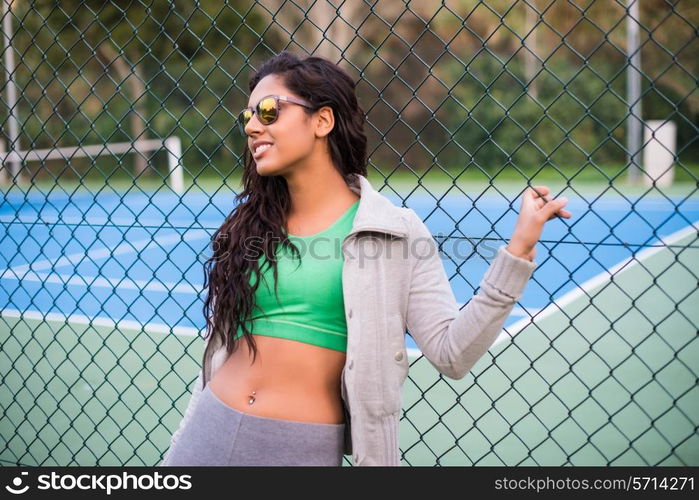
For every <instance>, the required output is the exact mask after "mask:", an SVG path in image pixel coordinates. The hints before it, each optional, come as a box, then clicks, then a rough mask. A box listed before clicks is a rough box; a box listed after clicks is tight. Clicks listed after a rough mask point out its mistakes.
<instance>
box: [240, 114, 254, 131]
mask: <svg viewBox="0 0 699 500" xmlns="http://www.w3.org/2000/svg"><path fill="white" fill-rule="evenodd" d="M250 118H252V110H251V109H245V110H243V111H241V113H240V114H239V115H238V126H239V127H240V131H241V132H242V133H245V126H246V125H247V124H248V122H249V121H250Z"/></svg>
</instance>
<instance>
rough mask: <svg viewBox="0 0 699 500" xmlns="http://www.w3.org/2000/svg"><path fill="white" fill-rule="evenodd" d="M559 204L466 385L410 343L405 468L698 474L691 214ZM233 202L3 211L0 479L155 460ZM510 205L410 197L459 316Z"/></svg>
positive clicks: (697, 213) (692, 209)
mask: <svg viewBox="0 0 699 500" xmlns="http://www.w3.org/2000/svg"><path fill="white" fill-rule="evenodd" d="M387 191H388V190H387ZM386 195H387V196H388V197H389V198H391V199H392V200H393V202H394V203H396V204H401V201H400V198H398V196H397V195H392V194H389V193H386ZM514 198H515V197H514V196H513V197H512V199H514ZM568 198H569V200H570V201H569V204H568V209H569V210H570V211H571V212H572V213H573V214H574V217H573V218H572V219H568V220H555V221H551V222H549V223H548V224H547V225H546V226H545V229H544V233H543V235H542V242H541V243H540V244H539V245H538V247H537V248H538V253H537V256H536V261H537V263H539V267H538V268H537V269H536V271H535V274H534V276H533V278H532V279H531V280H530V282H529V283H528V285H527V288H526V291H525V293H524V295H523V296H522V299H521V300H520V303H519V304H518V306H517V307H516V308H515V309H514V310H513V313H512V315H511V316H510V317H509V318H508V320H507V322H506V324H505V326H506V331H507V333H505V334H503V335H502V336H501V338H500V339H499V341H498V342H496V345H495V346H494V347H492V348H491V350H490V352H489V353H488V354H487V355H486V356H484V358H483V359H482V360H480V361H479V362H478V363H477V364H476V366H475V367H474V368H473V370H471V373H470V374H469V375H468V376H467V377H466V378H464V379H462V380H458V381H453V380H449V381H448V382H447V381H446V380H444V379H443V378H442V377H440V376H438V374H437V373H436V372H435V370H434V368H433V367H432V366H431V365H430V364H429V363H428V362H427V361H426V360H425V358H424V357H421V356H420V353H419V351H418V350H417V349H416V346H415V344H414V343H413V341H412V339H411V338H410V337H409V336H406V342H407V345H408V348H409V349H410V351H409V353H410V354H411V359H412V361H411V367H410V372H409V378H408V380H406V383H405V386H404V390H403V414H402V418H401V427H400V447H401V452H402V456H401V461H402V463H404V464H407V465H430V464H435V463H439V464H441V465H464V464H479V465H488V464H508V465H509V464H513V465H517V464H520V465H560V464H572V465H599V464H609V463H613V464H617V465H623V464H625V465H635V464H649V463H652V464H664V465H688V464H699V455H698V454H697V450H699V437H697V435H696V423H697V422H698V421H699V388H698V387H697V385H696V376H695V375H694V374H695V373H696V371H697V365H696V360H697V359H699V343H697V342H696V338H695V337H696V325H697V324H699V307H697V304H698V303H699V293H698V292H697V287H696V276H697V275H699V269H698V266H699V259H697V258H696V257H697V256H696V248H697V246H696V240H697V221H699V199H696V198H694V199H691V198H688V199H685V198H667V197H662V198H661V197H654V198H644V199H638V198H631V197H627V198H623V197H621V196H616V197H603V198H600V197H597V198H593V197H586V198H582V197H580V198H575V197H573V196H570V195H568ZM231 200H232V195H231V194H217V195H214V196H211V197H210V196H209V195H208V194H205V193H202V194H200V195H188V196H185V197H183V198H182V199H180V198H178V197H175V196H173V195H168V194H163V193H139V194H123V193H112V194H107V193H100V194H96V195H95V194H72V195H71V196H68V195H65V194H51V195H48V196H41V195H38V194H32V193H27V194H6V195H5V201H4V203H3V204H2V206H1V207H0V241H2V245H1V250H0V268H1V269H2V271H1V272H0V277H1V279H0V314H1V315H2V318H1V321H2V323H3V327H2V328H0V344H1V345H2V350H1V351H0V356H1V357H2V359H1V361H0V366H2V367H3V369H2V377H3V384H2V385H1V386H0V398H1V400H2V401H8V402H9V403H8V405H7V407H6V408H4V413H3V415H2V416H0V436H1V437H2V440H3V442H4V445H3V447H0V462H4V463H24V462H27V463H29V462H31V463H37V464H44V465H49V464H52V463H55V464H60V465H72V464H81V465H85V464H100V465H118V464H128V465H144V464H145V465H152V464H155V463H157V462H158V461H159V460H160V458H161V456H162V453H163V452H164V451H165V449H166V448H167V445H168V442H169V438H170V436H171V433H172V432H173V430H174V429H175V428H176V426H177V425H178V424H179V422H180V419H181V416H182V412H183V411H184V408H185V406H186V404H187V403H188V401H189V395H188V394H189V390H190V388H191V383H192V380H193V378H194V376H195V374H196V372H197V371H198V369H199V364H200V360H201V353H202V351H203V342H201V341H200V340H199V339H198V338H197V337H196V335H198V334H200V333H202V329H203V328H204V318H203V315H202V310H201V305H202V300H203V298H204V293H205V291H204V290H203V281H204V279H203V278H204V276H203V270H202V264H203V262H204V261H205V259H206V257H207V256H208V255H209V249H208V246H209V239H210V237H211V235H212V234H213V232H214V231H215V230H216V228H217V227H218V226H219V224H220V223H221V222H222V220H223V218H224V217H225V215H226V214H227V213H228V212H230V209H231V208H232V206H231ZM510 203H511V202H510V201H508V200H507V199H506V198H505V197H503V196H500V195H497V196H490V197H489V196H480V197H479V198H478V199H477V200H476V201H475V202H474V201H473V200H470V199H468V198H467V197H466V196H461V197H457V196H446V197H443V198H441V199H439V200H437V199H435V198H434V197H433V196H428V195H425V196H422V195H416V194H413V195H411V196H409V197H407V200H406V206H409V207H411V208H413V209H414V210H415V211H416V212H417V213H418V215H420V217H421V218H422V219H423V220H425V222H426V224H427V226H428V227H429V228H430V230H431V232H432V234H433V235H434V236H435V238H436V239H437V241H438V242H440V243H442V248H443V262H444V265H445V269H446V271H447V275H448V276H449V277H450V279H451V286H452V288H453V290H454V293H455V296H456V298H457V300H458V301H460V302H466V301H467V300H468V299H469V298H470V297H471V295H472V293H473V289H474V288H475V287H477V286H478V284H479V282H480V280H481V278H482V277H483V274H484V273H485V271H486V269H487V266H488V262H487V260H488V259H490V258H492V257H493V256H494V255H495V251H496V250H497V247H498V246H499V245H501V244H503V240H502V239H501V238H504V239H507V238H508V237H509V236H510V234H511V231H512V228H513V225H514V221H515V218H516V213H515V212H514V211H513V210H511V209H510V208H511V207H510ZM512 207H514V208H515V209H518V208H519V200H517V201H515V202H514V203H512ZM474 247H475V249H476V251H477V253H478V255H480V256H475V255H474V254H473V253H472V252H473V250H474ZM484 259H485V260H484ZM612 281H613V285H614V286H609V285H610V284H612V283H611V282H612ZM515 334H516V336H514V335H515ZM508 335H513V336H514V337H513V338H512V339H511V341H506V340H508ZM503 340H505V341H506V342H503ZM347 458H348V457H345V460H346V463H345V465H347V464H348V463H349V462H348V461H347Z"/></svg>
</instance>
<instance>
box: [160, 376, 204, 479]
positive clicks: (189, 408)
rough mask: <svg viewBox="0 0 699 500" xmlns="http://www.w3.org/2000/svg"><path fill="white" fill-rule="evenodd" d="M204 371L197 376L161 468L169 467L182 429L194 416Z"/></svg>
mask: <svg viewBox="0 0 699 500" xmlns="http://www.w3.org/2000/svg"><path fill="white" fill-rule="evenodd" d="M202 379H203V369H200V370H199V374H198V375H197V379H196V381H195V382H194V389H193V390H192V393H191V395H190V397H189V403H188V404H187V408H186V409H185V412H184V416H183V417H182V420H181V421H180V425H179V427H178V428H177V430H175V432H174V433H173V434H172V437H171V438H170V447H169V448H168V450H167V452H165V456H164V457H163V461H162V462H160V464H158V465H160V466H163V465H168V463H167V462H168V459H169V457H170V452H171V451H172V446H173V445H174V444H175V442H176V441H177V439H178V438H179V437H180V434H181V433H182V429H183V428H184V426H185V425H186V424H187V422H188V421H189V419H190V418H191V416H192V413H193V412H194V407H195V406H196V404H197V400H198V399H199V395H200V394H201V391H202V387H203V383H202Z"/></svg>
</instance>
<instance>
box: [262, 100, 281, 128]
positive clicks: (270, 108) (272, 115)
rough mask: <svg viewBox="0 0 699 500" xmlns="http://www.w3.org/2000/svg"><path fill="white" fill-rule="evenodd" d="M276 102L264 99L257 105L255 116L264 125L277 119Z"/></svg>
mask: <svg viewBox="0 0 699 500" xmlns="http://www.w3.org/2000/svg"><path fill="white" fill-rule="evenodd" d="M277 111H278V110H277V101H276V100H275V99H274V98H272V97H265V98H264V99H262V100H261V101H260V103H259V104H258V105H257V116H258V117H259V119H260V121H261V122H262V123H264V124H265V125H268V124H270V123H272V122H273V121H274V120H276V119H277Z"/></svg>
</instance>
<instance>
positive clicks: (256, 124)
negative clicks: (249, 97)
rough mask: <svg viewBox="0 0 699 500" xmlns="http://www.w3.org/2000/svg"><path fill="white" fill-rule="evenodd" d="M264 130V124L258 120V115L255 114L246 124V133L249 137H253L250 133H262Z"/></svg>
mask: <svg viewBox="0 0 699 500" xmlns="http://www.w3.org/2000/svg"><path fill="white" fill-rule="evenodd" d="M261 129H262V123H260V120H258V119H257V113H253V115H252V117H251V118H250V119H249V120H248V123H246V124H245V133H246V134H247V135H252V134H251V133H250V132H254V131H260V130H261Z"/></svg>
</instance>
